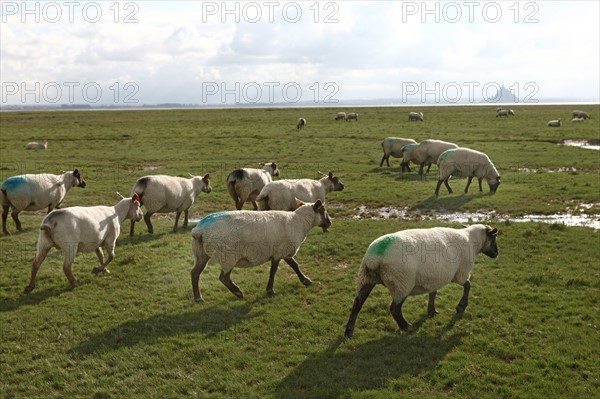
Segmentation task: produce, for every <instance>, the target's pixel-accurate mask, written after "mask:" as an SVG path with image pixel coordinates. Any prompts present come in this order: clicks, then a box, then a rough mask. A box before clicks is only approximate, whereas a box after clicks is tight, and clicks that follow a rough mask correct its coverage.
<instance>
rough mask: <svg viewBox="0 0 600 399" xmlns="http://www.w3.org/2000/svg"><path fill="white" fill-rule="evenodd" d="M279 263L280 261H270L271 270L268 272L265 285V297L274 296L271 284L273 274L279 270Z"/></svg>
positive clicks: (273, 279)
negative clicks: (267, 279) (267, 280)
mask: <svg viewBox="0 0 600 399" xmlns="http://www.w3.org/2000/svg"><path fill="white" fill-rule="evenodd" d="M279 262H280V259H277V260H276V259H271V270H270V271H269V282H268V283H267V295H269V296H273V295H275V290H274V289H273V284H274V282H275V273H277V269H278V268H279Z"/></svg>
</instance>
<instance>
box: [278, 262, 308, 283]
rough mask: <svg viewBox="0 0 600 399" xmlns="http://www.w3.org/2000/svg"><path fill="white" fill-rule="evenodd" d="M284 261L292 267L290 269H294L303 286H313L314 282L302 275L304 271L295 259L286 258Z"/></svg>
mask: <svg viewBox="0 0 600 399" xmlns="http://www.w3.org/2000/svg"><path fill="white" fill-rule="evenodd" d="M283 260H284V261H285V263H287V264H288V265H290V267H291V268H292V269H294V271H295V272H296V275H297V276H298V278H299V279H300V281H301V282H302V284H304V285H305V286H307V287H308V286H309V285H311V284H312V280H311V279H309V278H308V277H306V276H305V275H304V274H303V273H302V271H301V270H300V266H299V265H298V262H296V260H295V259H294V258H284V259H283Z"/></svg>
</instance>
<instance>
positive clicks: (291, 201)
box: [256, 172, 345, 211]
mask: <svg viewBox="0 0 600 399" xmlns="http://www.w3.org/2000/svg"><path fill="white" fill-rule="evenodd" d="M344 187H345V186H344V183H342V182H341V181H340V179H339V178H338V177H337V176H334V175H333V172H329V175H324V177H323V178H321V179H320V180H313V179H282V180H277V181H273V182H271V183H268V184H267V185H265V187H263V189H262V190H261V192H260V194H258V197H256V202H258V204H259V208H260V210H262V211H266V210H280V211H293V210H294V209H296V199H299V200H301V201H305V202H315V201H317V200H321V201H323V202H324V201H325V197H326V195H327V194H328V193H330V192H332V191H342V190H343V189H344Z"/></svg>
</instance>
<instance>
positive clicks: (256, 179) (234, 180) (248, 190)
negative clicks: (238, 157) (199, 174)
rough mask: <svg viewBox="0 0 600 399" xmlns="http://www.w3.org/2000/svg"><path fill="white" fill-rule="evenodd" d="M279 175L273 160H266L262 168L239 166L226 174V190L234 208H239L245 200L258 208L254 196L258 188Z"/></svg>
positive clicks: (260, 188)
mask: <svg viewBox="0 0 600 399" xmlns="http://www.w3.org/2000/svg"><path fill="white" fill-rule="evenodd" d="M273 176H279V168H278V166H277V164H276V163H275V162H267V163H265V164H264V165H263V167H262V169H253V168H240V169H236V170H234V171H233V172H231V173H230V174H229V176H227V192H229V195H230V196H231V198H233V201H234V202H235V209H237V210H241V209H242V208H243V206H244V203H246V202H252V205H253V206H254V210H255V211H256V210H258V204H257V203H256V197H257V196H258V194H259V193H260V190H262V188H263V187H264V186H265V185H267V184H268V183H270V182H272V181H273Z"/></svg>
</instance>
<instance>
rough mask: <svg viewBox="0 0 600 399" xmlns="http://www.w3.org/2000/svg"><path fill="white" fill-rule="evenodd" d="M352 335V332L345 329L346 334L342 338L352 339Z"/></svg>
mask: <svg viewBox="0 0 600 399" xmlns="http://www.w3.org/2000/svg"><path fill="white" fill-rule="evenodd" d="M352 335H354V330H352V329H349V328H347V329H346V332H344V337H346V338H352Z"/></svg>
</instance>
